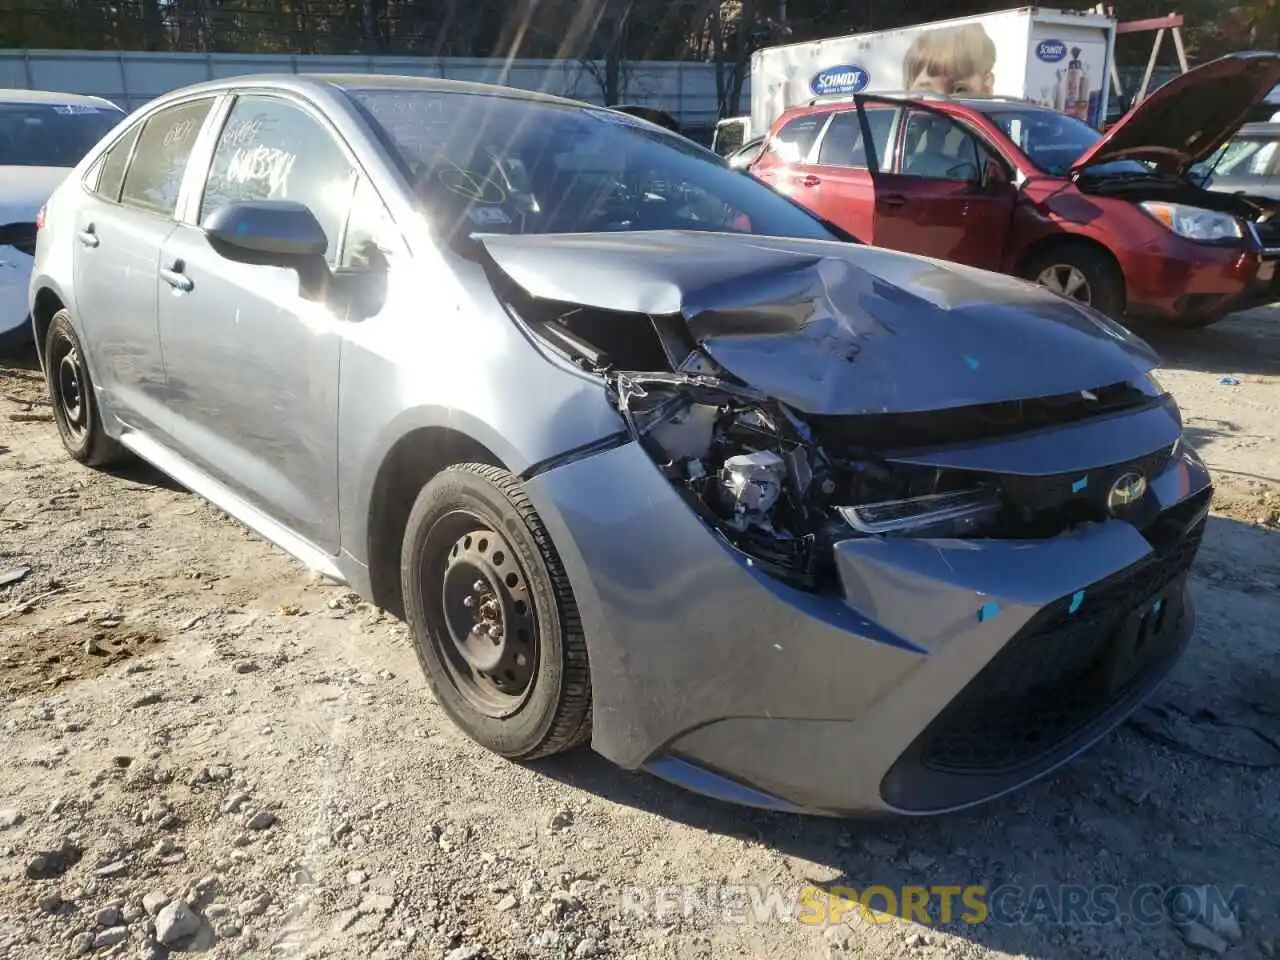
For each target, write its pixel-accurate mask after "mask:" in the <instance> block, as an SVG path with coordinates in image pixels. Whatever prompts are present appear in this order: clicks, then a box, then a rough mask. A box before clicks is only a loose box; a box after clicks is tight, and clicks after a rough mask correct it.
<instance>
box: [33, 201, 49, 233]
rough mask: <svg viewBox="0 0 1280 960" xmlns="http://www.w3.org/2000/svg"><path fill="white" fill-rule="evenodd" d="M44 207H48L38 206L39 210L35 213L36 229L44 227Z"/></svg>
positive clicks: (45, 207)
mask: <svg viewBox="0 0 1280 960" xmlns="http://www.w3.org/2000/svg"><path fill="white" fill-rule="evenodd" d="M46 209H48V207H47V206H44V207H41V208H40V212H39V213H37V214H36V229H37V230H43V229H44V212H45V210H46Z"/></svg>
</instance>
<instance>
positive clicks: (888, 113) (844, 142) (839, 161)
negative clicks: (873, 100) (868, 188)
mask: <svg viewBox="0 0 1280 960" xmlns="http://www.w3.org/2000/svg"><path fill="white" fill-rule="evenodd" d="M896 113H897V111H896V110H868V111H867V125H868V126H870V127H871V138H872V142H873V143H874V144H875V152H876V162H877V164H878V165H879V167H880V168H881V169H884V168H885V166H886V161H885V157H886V156H887V155H888V152H889V132H890V131H891V130H892V129H893V118H894V115H895V114H896ZM818 163H820V164H822V165H823V166H829V167H866V166H868V163H867V150H866V144H865V143H864V142H863V140H862V124H861V123H859V122H858V111H857V110H848V111H845V112H843V113H837V114H836V115H835V116H834V117H832V118H831V124H830V126H828V127H827V131H826V133H824V134H823V135H822V146H820V147H819V148H818Z"/></svg>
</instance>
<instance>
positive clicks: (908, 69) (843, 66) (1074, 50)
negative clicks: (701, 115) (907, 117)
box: [718, 7, 1116, 152]
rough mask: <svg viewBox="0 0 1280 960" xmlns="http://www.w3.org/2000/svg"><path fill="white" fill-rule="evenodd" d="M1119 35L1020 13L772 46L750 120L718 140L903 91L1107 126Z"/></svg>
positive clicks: (1089, 23) (1051, 13)
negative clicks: (822, 104) (1023, 104)
mask: <svg viewBox="0 0 1280 960" xmlns="http://www.w3.org/2000/svg"><path fill="white" fill-rule="evenodd" d="M1115 37H1116V22H1115V20H1113V19H1112V18H1111V17H1109V16H1106V15H1104V14H1101V13H1095V12H1087V13H1086V12H1075V11H1067V10H1050V9H1046V8H1044V7H1021V8H1019V9H1016V10H1006V11H1003V12H1000V13H988V14H984V15H981V16H974V17H958V18H956V19H954V20H941V21H937V22H934V23H922V24H918V25H916V26H913V27H903V28H902V29H900V30H882V31H879V32H877V33H859V34H854V35H853V36H848V37H831V38H829V39H826V40H812V41H810V42H808V43H792V44H787V45H784V46H778V47H766V48H764V49H762V50H757V51H756V52H755V53H754V54H753V55H752V57H751V116H750V118H749V120H746V118H739V119H738V123H739V125H740V126H741V127H743V128H744V129H742V132H741V133H740V134H739V133H738V131H737V130H733V131H732V132H731V131H730V130H727V129H726V130H725V131H724V133H726V134H729V137H727V138H726V137H721V138H719V139H720V140H721V143H722V145H723V147H728V146H730V144H731V143H732V141H737V143H739V144H741V143H745V142H748V141H750V140H752V139H754V138H755V137H759V136H762V135H764V134H765V133H767V132H768V131H769V129H770V128H771V127H772V126H773V123H774V121H775V120H777V119H778V117H779V116H781V114H782V112H783V111H784V110H786V109H788V108H789V107H793V106H796V105H798V104H803V103H808V102H810V101H812V100H815V99H818V98H822V97H831V96H849V95H852V94H855V93H888V92H894V93H898V92H906V91H926V92H933V93H942V94H950V95H963V94H966V93H968V94H988V95H994V96H1002V97H1018V98H1020V99H1024V100H1030V101H1033V102H1035V103H1038V104H1041V105H1042V106H1046V107H1052V108H1053V109H1056V110H1061V111H1063V112H1065V113H1069V114H1072V115H1073V116H1076V117H1079V118H1080V119H1082V120H1086V121H1087V122H1089V123H1090V124H1092V125H1093V126H1095V127H1096V126H1100V125H1101V123H1102V122H1103V120H1104V118H1105V117H1106V115H1107V96H1108V93H1109V91H1110V87H1111V61H1112V58H1113V57H1114V55H1115ZM743 120H746V122H745V123H743V122H742V121H743ZM734 122H735V121H722V124H725V125H726V126H728V125H731V124H733V123H734ZM718 132H719V131H718ZM725 140H728V141H729V142H725ZM723 147H722V149H723ZM724 152H728V151H727V150H724Z"/></svg>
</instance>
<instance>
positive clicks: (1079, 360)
mask: <svg viewBox="0 0 1280 960" xmlns="http://www.w3.org/2000/svg"><path fill="white" fill-rule="evenodd" d="M475 239H476V240H477V241H478V242H480V243H481V244H482V245H483V246H484V248H485V250H486V251H487V253H488V255H489V257H490V258H492V261H493V263H494V264H495V265H496V266H497V267H498V268H499V269H500V270H501V271H502V273H504V274H505V275H506V277H507V278H508V279H509V280H510V281H511V282H514V283H515V284H516V285H517V286H518V287H519V288H521V289H522V290H523V291H524V292H525V294H527V295H528V296H530V297H533V298H537V299H539V300H542V301H548V302H551V303H555V304H564V305H566V306H567V307H569V308H572V307H574V306H577V307H586V308H590V309H594V310H599V311H608V315H609V317H610V318H611V319H616V322H617V323H619V324H628V323H630V324H637V325H638V327H637V329H639V326H642V325H646V324H648V323H649V320H648V318H649V317H656V316H667V317H678V318H679V319H680V320H681V321H682V326H683V328H684V329H685V330H687V332H688V335H689V336H688V338H689V341H690V343H692V344H696V345H697V346H698V347H699V348H700V349H701V350H702V351H703V352H704V353H705V354H706V355H707V356H709V357H710V358H711V359H712V360H714V361H715V362H716V363H717V364H719V365H720V366H721V367H722V368H723V369H724V370H726V371H728V372H729V373H730V374H732V375H733V376H734V377H736V378H737V379H739V380H741V381H742V382H743V383H745V384H747V385H748V386H750V387H753V388H755V389H756V390H758V391H760V392H762V393H765V394H768V395H769V396H771V397H773V398H774V399H777V400H780V401H782V402H784V403H786V404H789V405H790V406H791V407H792V408H794V409H796V410H798V411H801V412H805V413H811V414H829V415H831V414H842V415H854V414H873V413H875V414H879V413H898V412H901V413H906V412H920V411H927V410H939V409H946V408H952V407H962V406H970V405H976V404H985V403H995V402H1000V401H1006V400H1020V399H1031V398H1036V397H1045V396H1051V395H1055V394H1070V393H1075V392H1078V391H1081V390H1092V389H1095V388H1097V387H1099V386H1105V385H1110V384H1115V383H1132V382H1136V381H1139V380H1141V379H1142V377H1143V375H1144V374H1145V373H1146V371H1148V370H1149V369H1150V368H1151V367H1153V366H1154V365H1155V363H1156V357H1155V355H1154V353H1153V352H1152V351H1151V349H1150V348H1149V347H1148V346H1147V345H1146V344H1145V343H1143V342H1142V341H1141V340H1139V339H1137V338H1136V337H1134V336H1132V335H1131V334H1129V333H1128V332H1127V331H1125V330H1124V329H1123V328H1122V327H1119V326H1118V325H1116V324H1113V323H1111V322H1110V321H1107V320H1105V319H1103V318H1102V317H1101V316H1099V315H1098V314H1095V313H1093V312H1092V311H1089V310H1087V309H1085V308H1082V307H1080V306H1078V305H1077V304H1075V303H1074V302H1072V301H1069V300H1066V299H1064V298H1061V297H1058V296H1056V295H1055V294H1052V293H1049V292H1047V291H1045V290H1043V289H1042V288H1040V287H1035V286H1032V285H1031V284H1029V283H1025V282H1024V281H1021V280H1015V279H1012V278H1010V277H1004V276H1001V275H998V274H994V273H987V272H986V271H982V270H975V269H972V268H969V267H962V266H959V265H957V264H950V263H945V262H943V261H937V260H927V259H924V258H922V257H916V256H912V255H909V254H903V253H895V252H891V251H887V250H878V249H875V248H871V247H865V246H861V245H853V244H843V243H835V242H825V241H814V240H790V239H780V238H772V237H751V236H744V235H738V234H718V233H697V232H683V231H654V232H637V233H603V234H564V235H524V236H520V235H492V234H491V235H478V236H476V238H475ZM610 359H611V361H612V362H613V364H614V365H615V367H616V368H618V369H622V370H626V369H635V367H634V366H630V365H629V364H628V362H627V358H626V357H625V356H615V357H611V358H610Z"/></svg>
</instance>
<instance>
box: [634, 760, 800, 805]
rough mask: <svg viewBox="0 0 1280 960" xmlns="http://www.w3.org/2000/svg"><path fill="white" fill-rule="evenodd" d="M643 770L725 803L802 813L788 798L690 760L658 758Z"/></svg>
mask: <svg viewBox="0 0 1280 960" xmlns="http://www.w3.org/2000/svg"><path fill="white" fill-rule="evenodd" d="M644 770H645V771H646V772H647V773H651V774H653V775H654V776H655V777H661V778H662V779H663V780H666V781H667V782H668V783H674V784H675V785H676V786H677V787H683V788H684V789H686V790H692V791H693V792H694V793H700V794H702V795H703V796H704V797H712V798H713V799H716V800H723V801H725V802H726V803H736V804H739V805H741V806H744V807H759V808H760V809H763V810H777V811H778V812H780V813H802V812H803V811H802V810H801V809H800V808H799V807H797V806H794V805H793V804H790V803H788V802H787V801H786V800H783V799H781V798H779V797H774V796H771V795H769V794H767V793H761V792H760V791H759V790H755V789H752V788H751V787H748V786H745V785H743V784H741V783H737V782H736V781H734V780H730V779H729V778H728V777H722V776H720V775H719V774H718V773H712V772H710V771H709V770H704V769H702V768H701V767H699V766H697V765H696V764H692V763H690V762H689V761H688V760H682V759H680V758H679V757H658V758H657V759H655V760H650V761H649V762H648V763H646V764H645V765H644Z"/></svg>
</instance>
